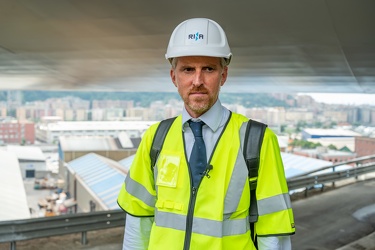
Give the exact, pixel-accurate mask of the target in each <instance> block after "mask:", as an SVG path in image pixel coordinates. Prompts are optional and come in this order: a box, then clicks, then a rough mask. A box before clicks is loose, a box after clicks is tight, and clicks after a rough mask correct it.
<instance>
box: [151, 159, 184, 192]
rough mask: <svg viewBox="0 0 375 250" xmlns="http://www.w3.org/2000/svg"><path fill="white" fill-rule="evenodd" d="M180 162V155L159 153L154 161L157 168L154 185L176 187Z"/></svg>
mask: <svg viewBox="0 0 375 250" xmlns="http://www.w3.org/2000/svg"><path fill="white" fill-rule="evenodd" d="M180 162H181V158H180V156H177V155H166V154H163V155H160V157H159V159H158V161H157V163H156V165H157V169H158V176H157V180H156V185H158V186H163V187H172V188H175V187H177V181H178V173H179V170H180Z"/></svg>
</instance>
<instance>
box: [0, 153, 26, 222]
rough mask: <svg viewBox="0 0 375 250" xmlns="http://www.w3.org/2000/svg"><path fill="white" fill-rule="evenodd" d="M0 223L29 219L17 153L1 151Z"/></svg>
mask: <svg viewBox="0 0 375 250" xmlns="http://www.w3.org/2000/svg"><path fill="white" fill-rule="evenodd" d="M0 168H1V174H0V190H1V192H0V200H1V208H0V221H6V220H21V219H29V218H30V211H29V206H28V204H27V197H26V191H25V187H24V184H23V180H22V175H21V170H20V166H19V163H18V160H17V156H16V154H15V153H12V152H6V151H3V150H0Z"/></svg>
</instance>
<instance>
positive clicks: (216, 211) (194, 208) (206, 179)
mask: <svg viewBox="0 0 375 250" xmlns="http://www.w3.org/2000/svg"><path fill="white" fill-rule="evenodd" d="M247 120H248V119H247V118H246V117H244V116H242V115H238V114H235V113H232V115H231V117H230V120H229V122H228V124H227V126H226V128H225V130H224V131H223V133H222V135H221V137H220V139H219V141H218V143H217V145H216V147H215V149H214V152H213V153H212V154H213V155H212V157H211V160H210V162H209V164H211V165H212V166H213V169H212V170H211V171H210V172H209V176H203V177H202V180H201V183H200V185H199V187H198V189H197V190H195V189H193V188H192V185H191V180H190V173H189V168H188V161H187V157H186V155H185V147H184V139H183V134H182V131H181V128H182V117H181V116H179V117H177V119H176V120H175V121H174V123H173V124H172V126H171V128H170V130H169V132H168V134H167V136H166V138H165V142H164V144H163V148H162V151H161V152H160V155H159V158H158V161H157V163H156V166H155V168H154V169H152V168H151V162H150V157H149V153H150V147H151V144H152V140H153V137H154V134H155V132H156V129H157V126H158V124H155V125H153V126H151V127H150V128H149V129H148V130H147V132H146V133H145V135H144V137H143V139H142V142H141V144H140V146H139V148H138V151H137V154H136V156H135V158H134V161H133V164H132V166H131V168H130V172H129V174H128V175H127V177H126V180H125V183H124V185H123V187H122V189H121V191H120V194H119V197H118V203H119V205H120V207H121V208H122V209H123V210H125V211H126V212H127V213H129V214H131V215H133V216H155V218H154V223H153V226H152V230H151V235H150V243H149V249H163V250H164V249H204V248H207V249H255V247H254V245H253V242H252V240H251V236H250V229H249V228H250V227H249V222H248V213H249V211H248V210H249V204H250V191H249V185H248V173H247V166H246V163H245V160H244V157H243V153H242V150H241V138H240V133H239V130H240V128H241V126H242V125H243V123H244V122H246V121H247ZM260 159H261V161H260V166H259V175H258V186H257V190H256V197H257V205H258V213H259V218H258V222H256V223H255V231H256V234H257V235H258V237H262V236H277V235H290V234H293V233H294V232H295V228H294V218H293V212H292V209H291V204H290V199H289V194H288V187H287V183H286V180H285V174H284V168H283V164H282V160H281V156H280V149H279V146H278V142H277V138H276V135H275V134H274V133H273V132H272V131H271V130H270V129H267V130H266V132H265V135H264V139H263V144H262V148H261V155H260Z"/></svg>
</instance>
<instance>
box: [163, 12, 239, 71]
mask: <svg viewBox="0 0 375 250" xmlns="http://www.w3.org/2000/svg"><path fill="white" fill-rule="evenodd" d="M181 56H212V57H223V58H225V59H227V60H226V61H227V64H229V62H230V59H231V57H232V53H231V52H230V48H229V44H228V40H227V37H226V35H225V32H224V30H223V29H222V28H221V27H220V25H219V24H218V23H216V22H215V21H212V20H210V19H207V18H193V19H188V20H186V21H184V22H182V23H180V24H179V25H178V26H177V27H176V28H175V29H174V31H173V33H172V35H171V38H170V40H169V44H168V48H167V53H166V54H165V58H166V59H168V60H169V61H171V59H172V58H174V57H181Z"/></svg>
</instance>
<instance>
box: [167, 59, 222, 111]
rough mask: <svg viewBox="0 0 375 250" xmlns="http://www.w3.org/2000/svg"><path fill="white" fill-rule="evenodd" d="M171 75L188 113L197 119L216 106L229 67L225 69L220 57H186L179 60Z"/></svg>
mask: <svg viewBox="0 0 375 250" xmlns="http://www.w3.org/2000/svg"><path fill="white" fill-rule="evenodd" d="M170 74H171V79H172V82H173V84H174V85H175V86H176V87H177V89H178V93H179V94H180V96H181V98H182V100H183V101H184V103H185V108H186V110H187V112H188V113H189V114H190V115H191V117H195V118H196V117H199V116H201V115H202V114H203V113H205V112H206V111H207V110H209V109H210V108H211V107H212V106H213V105H214V104H215V102H216V100H217V98H218V96H219V91H220V87H221V86H223V85H224V83H225V81H226V79H227V75H228V67H226V66H225V67H224V68H223V67H222V66H221V64H220V58H218V57H208V56H186V57H179V58H178V59H177V64H176V67H175V68H173V67H172V69H171V72H170Z"/></svg>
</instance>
